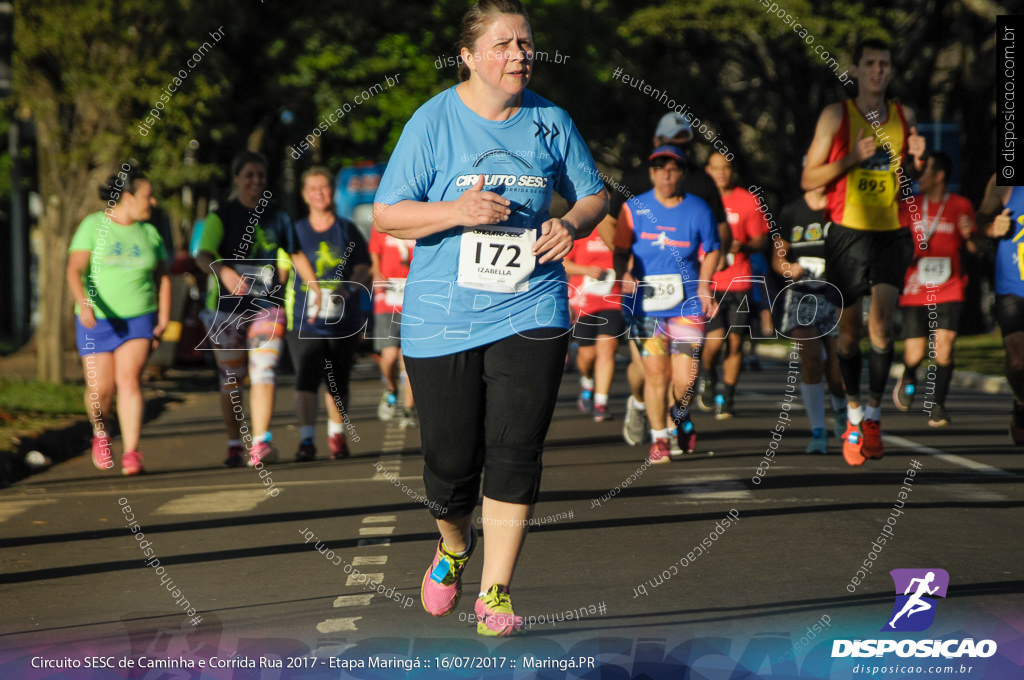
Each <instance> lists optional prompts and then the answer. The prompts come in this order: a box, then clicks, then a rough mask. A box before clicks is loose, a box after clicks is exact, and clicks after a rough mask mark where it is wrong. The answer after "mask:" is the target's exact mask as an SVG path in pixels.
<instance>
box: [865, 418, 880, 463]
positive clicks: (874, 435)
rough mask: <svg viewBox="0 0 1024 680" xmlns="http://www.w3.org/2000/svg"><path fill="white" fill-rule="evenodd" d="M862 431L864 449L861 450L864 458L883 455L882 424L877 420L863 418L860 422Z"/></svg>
mask: <svg viewBox="0 0 1024 680" xmlns="http://www.w3.org/2000/svg"><path fill="white" fill-rule="evenodd" d="M860 429H861V430H862V431H863V432H864V450H863V451H862V452H861V453H863V454H864V457H865V458H881V457H882V456H884V455H885V446H883V445H882V424H881V423H880V422H878V421H877V420H869V419H868V418H865V419H864V420H863V422H861V424H860Z"/></svg>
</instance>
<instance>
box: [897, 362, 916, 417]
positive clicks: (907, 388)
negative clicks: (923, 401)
mask: <svg viewBox="0 0 1024 680" xmlns="http://www.w3.org/2000/svg"><path fill="white" fill-rule="evenodd" d="M916 389H917V386H916V385H914V383H913V381H911V380H909V379H908V377H907V374H906V372H904V373H903V375H902V376H900V381H899V382H898V383H896V387H895V388H894V389H893V391H892V401H893V403H894V404H896V408H897V409H899V410H900V411H909V410H910V407H911V406H913V405H914V392H915V391H916Z"/></svg>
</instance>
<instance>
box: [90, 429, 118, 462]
mask: <svg viewBox="0 0 1024 680" xmlns="http://www.w3.org/2000/svg"><path fill="white" fill-rule="evenodd" d="M92 464H93V465H95V466H96V467H97V468H99V469H100V470H109V469H110V468H112V467H114V457H113V456H112V455H110V437H107V436H103V437H93V438H92Z"/></svg>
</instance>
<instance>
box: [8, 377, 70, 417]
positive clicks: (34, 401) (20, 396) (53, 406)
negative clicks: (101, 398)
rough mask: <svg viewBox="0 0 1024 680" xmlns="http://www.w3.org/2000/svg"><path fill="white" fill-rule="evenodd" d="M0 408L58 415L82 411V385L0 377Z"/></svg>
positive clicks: (12, 411) (9, 410)
mask: <svg viewBox="0 0 1024 680" xmlns="http://www.w3.org/2000/svg"><path fill="white" fill-rule="evenodd" d="M0 412H5V413H10V414H14V413H35V414H40V415H43V414H45V415H58V416H63V415H79V414H85V405H84V404H83V403H82V386H81V385H74V384H71V385H66V384H65V385H50V384H48V383H40V382H36V381H34V380H16V379H11V378H0Z"/></svg>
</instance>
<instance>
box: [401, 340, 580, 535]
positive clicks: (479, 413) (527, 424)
mask: <svg viewBox="0 0 1024 680" xmlns="http://www.w3.org/2000/svg"><path fill="white" fill-rule="evenodd" d="M568 344H569V331H567V330H566V329H564V328H540V329H535V330H532V331H526V332H524V333H521V334H519V335H512V336H510V337H507V338H503V339H502V340H498V341H497V342H493V343H491V344H489V345H484V346H482V347H475V348H473V349H469V350H466V351H464V352H457V353H455V354H448V355H445V356H440V357H419V358H417V357H409V356H407V357H405V368H406V372H407V373H408V375H409V382H410V384H411V385H412V391H413V394H414V395H415V396H416V408H417V410H418V411H419V416H420V438H421V441H422V444H423V457H424V462H423V484H424V486H425V487H426V495H427V498H428V499H429V500H431V501H433V502H432V503H431V505H430V512H431V514H432V515H433V516H434V517H436V518H441V517H444V518H446V519H449V520H455V519H459V518H460V517H465V516H467V515H469V514H470V513H472V512H473V509H474V508H475V507H476V502H477V498H478V497H479V495H480V477H481V475H483V493H484V496H486V497H487V498H491V499H493V500H497V501H503V502H505V503H519V504H524V505H530V504H533V503H535V502H536V500H537V494H538V493H539V492H540V474H541V467H542V465H541V453H542V452H543V449H544V438H545V437H546V436H547V432H548V426H549V425H550V424H551V415H552V413H553V412H554V409H555V401H556V400H557V398H558V387H559V385H560V384H561V381H562V371H563V369H564V367H565V352H566V349H567V347H568ZM485 472H486V474H484V473H485Z"/></svg>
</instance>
